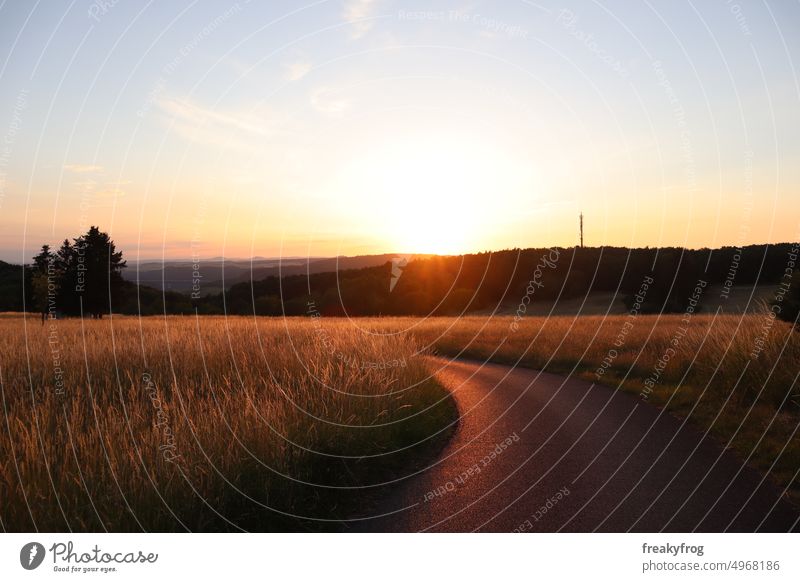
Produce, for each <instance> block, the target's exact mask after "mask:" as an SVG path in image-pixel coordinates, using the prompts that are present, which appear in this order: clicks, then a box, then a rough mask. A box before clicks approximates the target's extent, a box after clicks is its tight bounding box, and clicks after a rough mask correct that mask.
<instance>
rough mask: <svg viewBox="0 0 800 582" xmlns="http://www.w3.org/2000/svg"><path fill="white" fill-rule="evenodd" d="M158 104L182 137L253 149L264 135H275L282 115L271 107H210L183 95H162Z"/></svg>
mask: <svg viewBox="0 0 800 582" xmlns="http://www.w3.org/2000/svg"><path fill="white" fill-rule="evenodd" d="M157 103H158V107H159V109H160V110H161V112H162V113H164V115H165V116H166V121H167V122H168V123H169V124H170V126H171V127H172V129H173V130H174V131H175V132H177V133H178V134H180V135H181V136H183V137H184V138H186V139H188V140H190V141H192V142H196V143H204V144H207V145H212V146H215V147H219V146H222V147H226V148H230V147H239V148H242V149H246V150H248V151H252V149H253V148H254V147H258V148H261V147H263V146H264V145H265V141H264V138H265V137H276V136H277V135H278V134H279V133H280V131H281V128H282V127H284V125H285V121H286V119H285V117H284V116H282V115H279V114H277V113H276V112H274V111H272V110H271V109H266V108H264V107H258V108H255V109H251V110H246V109H223V108H213V109H212V108H209V107H206V106H204V105H201V104H199V103H195V102H192V101H189V100H186V99H178V98H173V97H164V98H162V99H159V100H158V102H157Z"/></svg>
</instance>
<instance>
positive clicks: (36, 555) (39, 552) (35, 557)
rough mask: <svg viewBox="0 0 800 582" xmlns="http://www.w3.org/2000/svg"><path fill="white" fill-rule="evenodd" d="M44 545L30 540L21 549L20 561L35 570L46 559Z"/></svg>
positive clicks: (29, 568) (23, 565)
mask: <svg viewBox="0 0 800 582" xmlns="http://www.w3.org/2000/svg"><path fill="white" fill-rule="evenodd" d="M44 554H45V551H44V546H43V545H42V544H40V543H39V542H29V543H27V544H25V545H24V546H22V549H21V550H20V551H19V563H20V564H22V567H23V568H25V569H26V570H35V569H36V568H38V567H39V566H41V564H42V562H43V561H44Z"/></svg>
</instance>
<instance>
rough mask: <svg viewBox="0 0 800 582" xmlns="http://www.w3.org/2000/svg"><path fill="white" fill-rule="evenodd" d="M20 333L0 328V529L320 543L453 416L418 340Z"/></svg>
mask: <svg viewBox="0 0 800 582" xmlns="http://www.w3.org/2000/svg"><path fill="white" fill-rule="evenodd" d="M25 323H26V322H25V320H23V319H22V317H3V318H0V374H1V375H0V381H1V382H2V386H1V387H2V405H3V407H4V414H3V426H2V427H1V428H2V431H3V438H0V498H2V499H3V504H2V507H1V508H0V520H2V527H3V529H4V530H6V531H30V530H34V529H37V530H39V531H68V530H71V531H104V530H108V531H139V530H146V531H182V530H192V531H198V530H199V531H228V530H237V529H246V530H261V531H270V530H297V529H305V528H308V529H327V528H330V527H334V525H332V524H331V523H330V522H327V521H319V520H337V519H340V518H344V517H347V515H348V514H349V513H350V512H351V511H352V510H353V508H354V507H356V506H357V505H358V503H359V499H360V498H363V497H364V496H365V495H366V493H368V492H370V491H372V490H373V488H372V487H371V486H373V485H376V484H379V483H381V482H382V481H383V480H386V479H387V478H389V477H392V476H397V475H398V474H400V473H402V472H404V471H406V470H407V466H408V465H409V463H413V462H414V460H418V459H419V458H421V457H425V456H426V455H431V454H433V453H434V452H435V451H436V450H437V447H440V446H441V443H442V441H443V440H445V439H446V438H447V436H448V432H449V430H448V428H447V427H448V426H449V425H451V424H452V423H453V422H454V420H455V419H456V418H457V411H456V409H455V405H454V403H453V401H452V399H451V397H450V395H449V393H448V392H447V391H446V390H445V389H444V388H442V387H441V386H439V385H438V384H437V383H436V382H435V381H434V380H432V379H430V378H429V377H428V372H427V370H426V368H425V365H424V362H423V361H422V359H421V358H420V357H418V356H414V355H413V354H414V352H415V351H416V348H417V346H415V345H414V342H413V339H412V338H410V337H408V336H388V337H373V338H370V340H369V341H365V336H364V334H363V333H359V332H358V331H357V330H355V329H354V327H353V325H352V324H351V323H349V322H346V321H342V320H339V321H336V320H333V321H321V320H312V319H309V318H301V319H293V320H287V321H284V320H277V319H258V320H255V321H254V320H253V319H248V318H228V319H225V318H222V317H201V318H199V319H195V318H190V317H186V318H183V317H168V318H146V319H137V318H119V317H115V318H114V319H113V320H112V319H104V320H101V321H92V320H87V321H83V322H81V321H80V320H60V321H57V322H52V323H51V322H48V323H46V324H45V325H44V326H42V325H41V323H40V322H39V321H38V320H37V319H36V318H29V319H28V320H27V325H25ZM365 486H366V489H359V488H363V487H365ZM353 488H355V489H353Z"/></svg>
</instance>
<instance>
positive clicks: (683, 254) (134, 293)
mask: <svg viewBox="0 0 800 582" xmlns="http://www.w3.org/2000/svg"><path fill="white" fill-rule="evenodd" d="M796 248H797V245H790V244H777V245H752V246H748V247H744V248H743V249H735V248H732V247H725V248H721V249H713V250H712V249H699V250H688V249H683V248H659V249H656V248H643V249H642V248H640V249H628V248H615V247H601V248H559V249H555V250H554V249H511V250H506V251H500V252H493V253H478V254H472V255H463V256H454V257H431V258H425V259H420V260H415V261H412V262H410V263H408V265H406V266H405V267H404V268H403V270H402V274H401V276H400V277H399V278H398V279H397V280H396V284H395V285H394V287H391V286H390V281H391V280H392V264H391V263H390V262H387V263H386V264H384V265H382V266H378V267H368V268H362V269H347V270H340V271H338V272H336V271H332V272H324V273H314V274H311V275H290V276H284V277H277V276H269V277H265V278H261V279H259V280H254V281H247V282H242V283H237V284H235V285H233V286H231V287H230V288H228V289H227V290H226V291H225V292H224V293H219V294H215V295H207V296H204V297H201V298H197V299H193V298H191V297H190V295H188V294H181V293H177V292H171V291H167V292H162V291H160V290H157V289H153V288H151V287H147V286H144V285H136V284H135V283H132V282H129V281H123V280H122V277H121V274H120V273H121V271H122V269H123V268H124V267H125V261H124V260H123V259H122V253H121V252H118V251H116V248H115V246H114V243H113V241H111V240H110V238H109V237H108V235H107V234H105V233H103V232H101V231H100V230H99V229H98V228H97V227H92V228H91V229H89V231H88V232H87V233H86V234H85V235H83V236H81V237H78V238H77V239H73V241H72V242H70V241H69V240H66V241H64V243H63V244H62V245H61V246H60V247H59V248H58V249H57V250H56V251H52V250H51V249H50V248H49V247H47V246H44V247H42V251H41V252H40V253H39V254H38V255H37V256H36V257H34V262H33V264H32V265H29V266H27V267H21V266H15V265H8V264H6V263H0V310H8V311H20V310H21V309H22V306H23V301H22V300H23V293H22V280H23V278H24V279H25V289H26V291H27V293H26V294H25V295H26V296H25V297H24V301H25V305H27V306H28V307H27V308H28V309H29V310H30V309H31V305H33V306H34V309H37V310H39V311H40V312H41V313H42V314H44V315H46V314H48V313H51V312H53V313H56V314H64V315H78V314H80V313H81V307H82V309H83V313H84V314H91V315H92V316H94V317H101V316H102V315H103V314H105V313H109V312H110V311H112V310H113V311H114V312H115V313H124V314H132V315H136V314H138V315H155V314H194V313H199V314H222V313H228V314H234V315H253V314H256V315H274V316H279V315H284V314H285V315H313V314H316V313H319V314H322V315H328V316H341V315H349V316H356V317H357V316H370V315H429V314H432V315H455V314H460V313H469V312H473V311H479V310H480V311H484V312H490V311H493V310H494V309H495V308H505V309H504V311H505V312H507V311H508V308H509V306H516V305H518V304H519V302H520V300H521V299H522V298H523V297H524V296H525V295H526V293H527V290H528V289H529V288H530V285H531V281H532V280H534V279H535V281H536V285H535V286H536V289H535V295H533V297H532V298H533V301H540V300H546V301H552V300H555V299H559V300H562V299H571V298H576V297H582V296H584V295H586V294H588V293H593V292H613V293H617V294H618V295H620V296H621V297H623V298H624V300H625V302H626V303H627V304H628V305H629V306H630V305H632V304H633V303H634V300H635V296H636V294H637V292H638V291H639V290H640V288H641V286H642V282H643V280H644V279H645V278H648V280H649V279H650V278H651V279H652V283H651V284H650V285H649V288H648V291H647V295H646V298H645V301H644V302H643V303H642V304H641V305H639V306H638V308H639V309H640V311H641V312H642V313H657V312H681V311H683V310H684V309H685V308H686V302H687V298H688V297H690V295H691V293H692V289H693V288H694V287H695V286H696V285H697V282H698V281H699V280H701V279H702V280H703V281H706V282H707V283H708V285H723V286H724V285H725V284H731V285H748V286H753V285H757V284H767V285H774V286H775V287H776V289H777V288H778V286H779V285H780V284H781V282H785V281H786V280H787V272H791V269H792V268H794V264H793V263H792V262H790V258H791V256H792V253H795V254H796ZM556 255H557V260H552V259H553V258H554V257H555V256H556ZM787 257H788V258H787ZM544 259H546V261H549V262H550V264H548V265H547V266H546V267H545V268H542V265H543V264H544V263H542V261H543V260H544ZM537 269H538V271H537ZM787 269H788V271H787ZM781 299H782V300H781V310H780V312H779V313H777V315H778V316H779V317H781V318H784V319H787V320H789V321H794V320H795V318H796V317H797V314H798V309H800V272H794V273H793V277H791V288H790V289H788V290H787V291H786V293H785V294H783V295H782V298H781Z"/></svg>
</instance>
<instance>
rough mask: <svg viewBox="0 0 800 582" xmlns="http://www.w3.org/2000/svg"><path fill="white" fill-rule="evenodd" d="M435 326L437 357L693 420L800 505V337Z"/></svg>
mask: <svg viewBox="0 0 800 582" xmlns="http://www.w3.org/2000/svg"><path fill="white" fill-rule="evenodd" d="M512 321H513V318H510V317H495V318H486V317H466V318H461V319H458V320H455V319H446V318H443V319H439V318H433V319H429V320H426V321H425V322H424V323H422V324H421V325H419V326H417V328H416V331H415V333H416V335H417V337H418V338H419V339H420V341H423V342H424V343H426V344H429V345H431V346H432V347H433V348H435V349H436V350H438V351H439V352H440V353H443V354H447V355H450V356H457V355H458V356H462V357H472V358H479V359H483V360H491V361H494V362H497V363H503V364H517V365H523V366H527V367H532V368H535V369H541V370H546V371H549V372H554V373H559V374H574V375H577V376H579V377H581V378H584V379H586V380H589V381H593V382H598V383H602V384H606V385H608V386H611V387H613V388H616V389H620V390H625V391H629V392H633V393H636V394H638V395H640V396H641V397H642V398H644V399H646V400H647V401H649V402H651V403H652V404H654V405H656V406H660V407H663V408H666V409H667V410H669V411H670V412H672V413H674V414H676V415H678V416H681V417H688V418H689V419H690V421H691V422H693V423H694V424H695V426H697V427H699V428H700V429H701V430H704V431H705V430H708V431H709V434H711V435H712V436H713V437H715V438H716V439H717V440H718V441H719V442H721V443H722V444H723V445H724V446H726V447H729V448H731V449H733V450H734V451H735V452H736V453H737V454H738V455H739V456H740V457H741V458H742V460H746V461H747V462H748V463H749V464H750V465H751V466H753V467H755V468H757V469H759V470H761V471H762V472H765V473H769V474H770V475H771V476H772V478H773V479H774V480H775V482H776V483H777V484H778V485H779V486H781V487H782V488H788V494H789V496H790V497H791V498H792V499H793V500H794V501H795V502H800V485H799V484H798V480H797V476H798V475H797V473H798V470H800V438H798V426H799V425H800V406H799V405H800V383H798V373H800V332H797V331H793V330H792V328H791V326H789V325H787V324H785V323H782V322H779V321H774V320H770V319H769V318H768V317H767V316H766V315H744V316H733V315H720V316H716V317H715V316H713V315H694V316H693V317H691V318H690V319H689V320H688V321H686V320H684V319H683V316H675V315H669V316H661V317H659V316H655V315H653V316H644V315H639V316H638V317H627V316H610V317H606V318H603V317H600V316H584V317H577V318H576V317H553V318H544V317H531V318H525V319H523V320H522V322H521V323H520V327H519V329H518V330H516V331H513V330H512V327H511V323H512Z"/></svg>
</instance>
